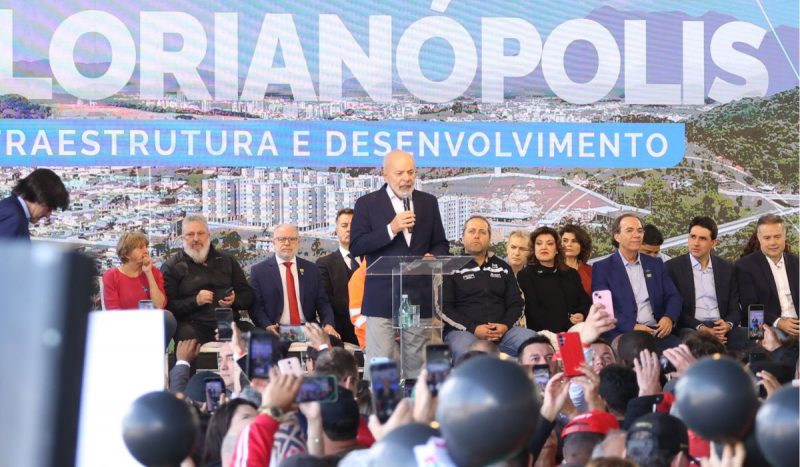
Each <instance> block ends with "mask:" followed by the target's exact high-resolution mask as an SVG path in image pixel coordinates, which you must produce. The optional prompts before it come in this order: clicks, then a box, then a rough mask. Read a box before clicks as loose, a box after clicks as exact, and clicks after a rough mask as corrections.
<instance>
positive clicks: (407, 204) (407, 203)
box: [403, 195, 414, 234]
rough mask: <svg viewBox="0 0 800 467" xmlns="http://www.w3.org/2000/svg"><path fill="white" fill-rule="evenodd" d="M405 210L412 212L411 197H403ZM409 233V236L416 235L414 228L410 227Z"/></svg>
mask: <svg viewBox="0 0 800 467" xmlns="http://www.w3.org/2000/svg"><path fill="white" fill-rule="evenodd" d="M403 210H404V211H410V210H411V198H410V197H409V195H406V196H403ZM408 233H409V234H413V233H414V227H409V228H408Z"/></svg>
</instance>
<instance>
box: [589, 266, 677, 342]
mask: <svg viewBox="0 0 800 467" xmlns="http://www.w3.org/2000/svg"><path fill="white" fill-rule="evenodd" d="M639 260H640V261H641V263H642V270H643V271H644V278H645V279H644V280H645V283H646V284H647V293H648V295H649V296H650V306H651V307H652V308H653V315H654V316H655V319H656V321H658V320H659V319H661V318H662V317H663V316H668V317H669V318H670V319H671V320H672V323H673V325H675V324H677V323H678V317H679V316H680V314H681V307H682V306H683V300H682V299H681V296H680V294H679V293H678V289H676V288H675V284H673V283H672V279H670V278H669V274H667V271H666V269H665V268H664V262H663V261H661V259H660V258H652V257H650V256H647V255H646V254H644V253H640V254H639ZM595 290H610V291H611V300H612V302H613V304H614V317H615V318H617V327H616V328H615V329H612V330H611V331H609V332H608V334H609V336H608V337H610V338H613V337H615V336H617V335H618V334H622V333H625V332H628V331H632V330H633V327H634V325H635V324H636V314H637V311H638V308H637V306H636V297H634V295H633V287H631V281H630V280H629V279H628V273H627V271H625V264H624V263H623V262H622V258H621V257H620V254H619V251H615V252H614V253H611V255H610V256H609V257H608V258H605V259H602V260H600V261H598V262H596V263H594V264H593V265H592V291H595Z"/></svg>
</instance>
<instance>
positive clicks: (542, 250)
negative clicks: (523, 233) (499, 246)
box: [517, 227, 591, 333]
mask: <svg viewBox="0 0 800 467" xmlns="http://www.w3.org/2000/svg"><path fill="white" fill-rule="evenodd" d="M558 238H559V237H558V232H556V231H555V230H554V229H552V228H550V227H539V228H538V229H536V230H534V231H533V233H532V234H531V243H532V244H533V259H532V264H531V265H530V266H528V267H527V268H525V269H523V270H522V271H520V273H519V274H518V275H517V280H518V282H519V286H520V289H522V293H523V295H525V319H526V321H527V324H528V328H530V329H533V330H535V331H541V330H545V329H546V330H548V331H550V332H554V333H558V332H564V331H567V330H568V329H569V328H570V327H571V326H572V325H574V324H577V323H580V322H583V320H584V318H585V317H586V314H587V313H588V312H589V307H590V306H591V301H590V299H589V295H587V294H586V291H585V290H584V289H583V286H582V285H581V278H580V276H579V275H578V272H577V271H576V270H575V269H572V268H570V267H569V266H567V265H566V264H565V262H564V254H563V252H562V251H561V244H560V242H559V240H558Z"/></svg>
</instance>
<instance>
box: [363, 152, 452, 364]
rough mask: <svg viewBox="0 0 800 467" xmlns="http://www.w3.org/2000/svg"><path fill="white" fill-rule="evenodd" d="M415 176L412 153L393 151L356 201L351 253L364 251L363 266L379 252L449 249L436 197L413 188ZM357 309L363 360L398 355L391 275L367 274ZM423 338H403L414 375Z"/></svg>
mask: <svg viewBox="0 0 800 467" xmlns="http://www.w3.org/2000/svg"><path fill="white" fill-rule="evenodd" d="M416 176H417V171H416V164H415V162H414V158H413V157H412V156H411V154H409V153H407V152H403V151H392V152H390V153H389V154H387V155H386V156H385V158H384V161H383V178H384V180H385V181H386V184H385V185H384V186H383V187H381V188H380V189H379V190H378V191H373V192H372V193H368V194H366V195H364V196H362V197H361V198H359V199H358V200H357V201H356V205H355V209H354V215H353V225H352V229H351V234H350V253H351V254H353V255H357V256H366V261H367V265H368V266H369V265H370V264H373V263H374V262H375V261H377V260H378V258H381V257H383V256H425V255H431V256H446V255H448V254H449V251H450V244H449V242H448V241H447V237H446V236H445V233H444V226H443V225H442V218H441V215H440V214H439V202H438V201H437V200H436V197H435V196H433V195H430V194H428V193H424V192H422V191H419V190H415V189H414V182H415V180H416ZM422 293H423V294H424V292H422ZM428 293H430V291H429V290H428ZM419 301H420V305H421V306H422V308H421V309H420V313H421V316H422V317H423V318H425V317H426V315H427V317H430V316H431V310H430V305H429V304H430V303H431V300H430V299H427V300H425V299H424V298H421V299H420V300H419ZM361 313H362V314H363V315H364V316H366V317H367V346H366V347H367V348H366V356H365V357H366V361H367V362H369V361H371V359H372V358H375V357H394V358H395V359H398V360H399V358H398V357H399V347H398V344H397V343H396V341H395V338H394V337H395V333H394V329H393V328H392V278H391V276H388V275H384V276H378V275H370V274H369V273H367V277H366V281H365V282H364V299H363V302H362V304H361ZM409 334H411V333H409ZM426 343H427V342H426V340H425V339H424V337H423V336H421V335H420V336H407V337H406V338H405V339H404V345H405V346H406V347H405V348H404V362H403V364H404V366H405V367H406V374H408V375H410V376H412V377H413V376H414V375H415V374H416V372H417V371H419V368H420V367H421V365H422V356H423V347H424V346H425V344H426ZM367 366H368V365H367ZM365 369H366V368H365Z"/></svg>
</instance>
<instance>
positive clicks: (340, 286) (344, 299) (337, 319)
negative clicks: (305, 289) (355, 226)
mask: <svg viewBox="0 0 800 467" xmlns="http://www.w3.org/2000/svg"><path fill="white" fill-rule="evenodd" d="M352 220H353V210H352V209H350V208H344V209H340V210H339V212H337V213H336V238H337V239H338V240H339V248H337V249H336V251H334V252H333V253H329V254H327V255H325V256H323V257H321V258H319V259H318V260H317V266H318V267H319V273H320V275H321V276H322V283H323V284H324V285H325V291H326V292H327V293H328V299H329V300H330V302H331V306H332V307H333V321H334V327H335V328H336V331H337V332H338V333H339V334H340V335H341V336H342V341H344V342H350V343H351V344H355V345H358V339H357V338H356V333H355V331H354V330H353V323H352V322H351V321H350V294H349V293H348V290H347V283H348V282H349V281H350V276H352V275H353V272H355V270H356V269H358V266H359V259H358V258H354V257H353V255H351V254H350V223H351V221H352Z"/></svg>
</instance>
